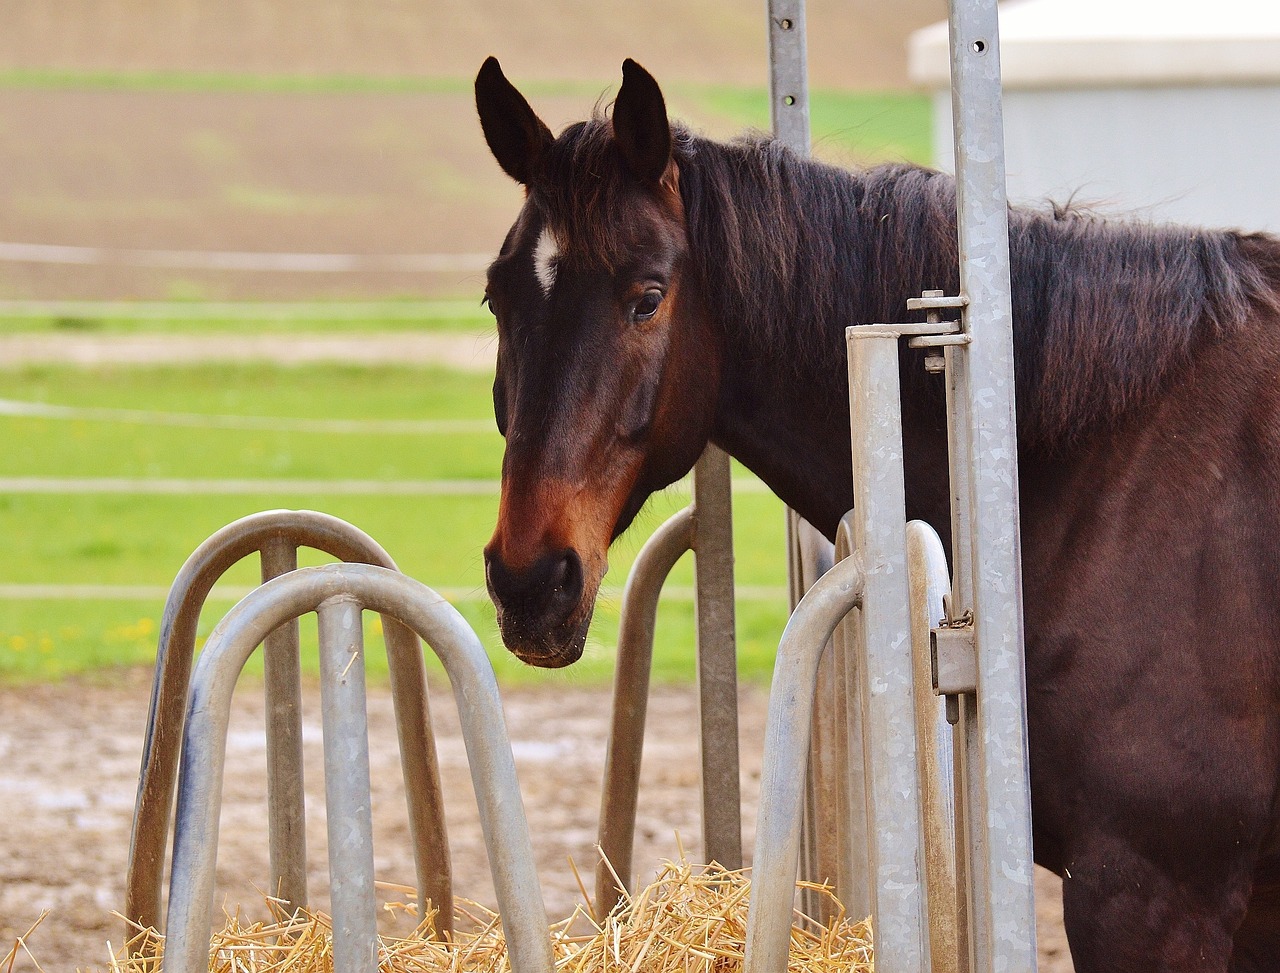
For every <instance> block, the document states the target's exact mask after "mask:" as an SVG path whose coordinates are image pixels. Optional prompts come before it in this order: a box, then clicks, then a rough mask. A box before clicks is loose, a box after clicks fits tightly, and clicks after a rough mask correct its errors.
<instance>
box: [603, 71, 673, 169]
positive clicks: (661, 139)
mask: <svg viewBox="0 0 1280 973" xmlns="http://www.w3.org/2000/svg"><path fill="white" fill-rule="evenodd" d="M613 135H614V138H615V139H616V140H617V143H618V149H619V150H620V151H621V152H622V157H623V158H624V159H625V160H626V161H627V167H628V168H630V170H631V172H632V174H633V175H634V176H635V177H636V178H637V179H639V180H640V181H641V182H652V183H656V182H657V181H658V180H659V179H661V178H662V174H663V173H664V172H666V170H667V163H668V162H670V161H671V125H670V123H669V122H668V121H667V105H666V102H665V101H663V100H662V90H661V89H660V88H659V87H658V82H656V81H655V80H653V75H651V74H650V73H649V72H648V71H646V70H645V69H644V68H642V67H641V66H640V65H638V64H636V62H635V61H633V60H631V58H627V59H626V60H625V61H623V62H622V88H621V89H620V90H619V91H618V99H617V101H615V102H614V105H613Z"/></svg>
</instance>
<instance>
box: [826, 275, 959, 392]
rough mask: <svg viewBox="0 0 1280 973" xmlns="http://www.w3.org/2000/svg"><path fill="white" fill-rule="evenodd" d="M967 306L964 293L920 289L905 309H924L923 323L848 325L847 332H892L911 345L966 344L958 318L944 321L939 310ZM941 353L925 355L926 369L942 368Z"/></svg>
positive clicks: (878, 334)
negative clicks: (920, 291) (852, 326)
mask: <svg viewBox="0 0 1280 973" xmlns="http://www.w3.org/2000/svg"><path fill="white" fill-rule="evenodd" d="M968 306H969V298H967V297H965V296H964V295H963V294H956V295H953V296H950V297H948V296H947V295H946V294H944V293H943V292H942V291H923V292H922V293H921V295H920V297H912V298H908V300H907V310H908V311H927V312H928V314H927V315H926V316H925V317H926V319H925V321H924V323H923V324H920V323H913V324H868V325H863V326H862V327H859V328H851V329H850V330H849V333H850V334H851V335H852V336H853V337H855V338H883V337H887V336H889V335H893V336H896V337H899V338H907V339H908V341H907V345H908V346H909V347H911V348H932V349H941V348H955V347H962V346H964V345H967V344H968V343H969V341H970V338H969V336H968V335H967V334H965V333H964V326H963V324H962V323H961V322H960V321H943V320H941V319H940V315H939V313H938V312H940V311H942V310H945V309H947V308H960V309H964V308H966V307H968ZM943 367H944V366H943V363H942V356H941V352H939V351H935V352H930V353H929V354H928V355H927V356H926V358H925V368H926V370H928V371H930V372H940V371H942V370H943Z"/></svg>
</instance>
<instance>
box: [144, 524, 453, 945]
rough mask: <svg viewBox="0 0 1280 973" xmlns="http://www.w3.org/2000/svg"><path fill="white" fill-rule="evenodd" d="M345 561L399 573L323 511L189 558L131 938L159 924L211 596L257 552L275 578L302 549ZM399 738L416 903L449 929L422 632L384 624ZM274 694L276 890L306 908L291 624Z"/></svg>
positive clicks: (172, 629) (153, 711)
mask: <svg viewBox="0 0 1280 973" xmlns="http://www.w3.org/2000/svg"><path fill="white" fill-rule="evenodd" d="M303 547H309V548H314V549H316V550H319V551H323V552H325V553H327V554H329V555H332V556H333V557H337V558H340V559H342V560H344V561H361V562H367V563H371V564H377V565H380V566H382V567H384V568H389V569H393V570H394V569H395V562H394V561H393V560H392V559H391V557H390V556H389V555H388V554H387V553H386V551H384V550H383V549H382V547H380V546H379V545H378V544H377V543H376V542H375V541H374V540H373V539H372V538H371V537H369V536H368V535H367V534H366V533H364V532H363V531H361V530H358V529H357V528H355V527H353V526H351V525H350V524H348V523H346V522H344V521H342V520H339V519H337V518H336V517H330V516H329V515H327V514H322V513H317V512H315V511H309V510H273V511H267V512H264V513H258V514H253V515H251V516H248V517H245V518H242V519H241V520H237V521H236V522H234V523H232V524H229V525H228V526H227V527H224V528H223V529H222V530H220V531H218V532H217V533H216V534H214V535H213V536H212V537H210V538H209V539H208V540H207V541H205V542H204V543H203V544H202V545H200V547H199V548H198V549H197V550H196V551H195V552H194V553H193V554H192V555H191V556H190V557H189V558H188V559H187V561H186V563H185V564H184V565H183V566H182V569H181V570H180V571H179V572H178V575H177V577H176V579H175V580H174V583H173V586H172V588H171V589H170V592H169V597H168V600H167V601H166V603H165V608H164V615H163V618H162V621H161V624H160V639H159V647H158V650H157V653H156V671H155V678H154V682H153V685H152V691H151V705H150V711H149V713H148V717H147V734H146V738H145V741H144V743H143V752H142V769H141V772H140V776H139V781H138V794H137V801H136V804H135V807H134V817H133V832H132V837H131V841H130V847H129V864H128V873H127V878H126V885H125V907H124V916H125V919H126V921H127V923H128V924H129V925H128V929H127V932H128V933H129V936H128V938H132V933H133V932H134V931H135V929H136V928H137V927H141V928H148V927H153V928H157V929H158V928H160V916H161V913H162V910H161V907H160V897H161V888H162V884H163V877H164V854H165V845H166V840H167V838H168V833H169V816H170V811H171V808H172V807H173V798H174V789H175V786H176V781H177V774H178V759H179V747H180V744H181V740H182V734H183V725H184V719H185V715H186V706H187V698H188V690H189V684H190V680H191V666H192V660H193V658H194V656H195V647H196V627H197V624H198V622H199V619H200V611H201V608H202V607H203V606H204V602H205V599H206V598H207V597H208V594H209V592H210V590H211V589H212V588H213V586H214V584H215V583H216V582H217V580H218V579H219V578H220V577H222V575H223V574H224V573H225V572H226V571H227V569H228V568H230V567H231V566H232V565H233V564H235V563H236V562H237V561H239V560H241V559H242V558H245V557H248V556H250V555H252V554H255V553H257V554H259V555H260V557H261V561H262V577H263V580H264V581H269V580H271V579H273V578H276V577H279V576H280V575H283V574H286V573H288V572H290V571H292V570H294V569H295V568H296V567H297V564H298V558H297V552H298V549H299V548H303ZM383 631H384V637H385V639H386V643H387V657H388V662H389V668H390V677H391V687H392V694H393V697H394V703H395V715H396V723H397V729H398V732H399V737H400V753H401V766H402V768H403V772H404V777H405V792H406V800H407V803H408V812H409V827H410V834H411V838H412V842H413V848H414V859H415V865H416V869H417V872H416V877H417V883H418V892H419V896H420V901H421V902H423V903H426V902H427V901H431V902H435V903H439V904H440V906H441V908H440V916H439V919H438V923H439V929H438V931H440V932H447V931H448V930H449V929H450V928H451V923H452V910H451V908H449V905H450V904H451V903H452V901H453V889H452V875H451V866H450V861H449V847H448V841H447V836H446V832H445V823H444V809H443V803H442V798H441V792H440V779H439V769H438V766H437V762H436V750H435V742H434V739H433V737H432V733H431V719H430V713H429V712H428V708H427V686H426V669H425V667H424V664H423V657H422V650H421V647H420V646H419V644H418V638H417V636H416V635H415V634H414V633H413V632H412V631H411V630H409V629H408V628H406V627H405V626H404V625H402V624H400V623H399V622H397V621H396V620H395V619H392V618H389V619H387V620H386V623H385V625H384V628H383ZM263 651H264V655H265V659H264V676H265V686H266V698H267V768H268V770H267V787H268V828H269V854H270V858H271V866H270V867H271V873H270V876H271V877H270V885H269V886H268V887H269V889H270V890H271V894H272V895H273V896H274V897H276V898H278V899H279V901H280V902H281V903H282V904H283V905H284V906H285V908H287V909H296V908H299V907H302V906H305V905H306V904H307V879H306V844H305V830H304V827H303V823H304V822H303V789H302V785H303V772H302V723H301V683H300V666H299V656H298V627H297V622H296V620H295V619H286V620H285V621H284V622H283V623H282V624H281V625H280V627H279V628H277V629H275V630H273V631H271V632H270V633H269V634H267V635H265V637H264V644H263Z"/></svg>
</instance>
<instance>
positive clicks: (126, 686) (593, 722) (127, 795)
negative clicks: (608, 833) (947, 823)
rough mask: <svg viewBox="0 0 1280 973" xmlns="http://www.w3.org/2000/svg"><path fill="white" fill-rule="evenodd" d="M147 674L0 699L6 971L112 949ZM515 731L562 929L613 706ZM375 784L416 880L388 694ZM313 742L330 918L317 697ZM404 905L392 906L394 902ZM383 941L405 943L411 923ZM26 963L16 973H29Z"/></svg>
mask: <svg viewBox="0 0 1280 973" xmlns="http://www.w3.org/2000/svg"><path fill="white" fill-rule="evenodd" d="M148 693H149V674H147V673H143V672H126V673H122V674H120V675H118V676H117V677H115V678H114V679H113V681H112V682H111V683H109V684H107V683H95V684H90V683H67V684H63V685H58V686H27V687H21V688H5V689H0V713H3V714H4V715H3V719H2V720H0V822H3V823H0V957H3V954H4V953H5V952H7V951H8V948H9V947H10V946H11V945H12V944H13V942H14V939H15V937H17V936H19V935H21V934H23V933H24V932H25V931H26V930H27V928H28V927H29V926H30V925H31V923H33V922H34V921H35V920H36V918H37V917H38V916H39V915H40V913H41V911H42V910H45V909H47V910H49V916H48V918H47V919H46V920H45V921H44V922H43V923H42V924H41V926H40V927H39V929H37V931H36V932H35V933H34V934H33V935H32V936H31V939H30V949H31V951H32V953H33V954H34V955H35V957H36V959H38V960H39V962H40V964H41V966H42V967H43V969H44V970H46V971H49V973H55V971H62V970H68V971H69V970H72V969H100V968H103V967H105V966H106V963H107V959H108V949H107V943H108V942H111V943H112V944H114V945H116V946H118V945H119V944H120V941H121V925H120V923H119V921H118V920H117V919H116V918H114V917H113V916H112V914H111V913H112V910H113V909H118V908H120V907H121V902H122V894H123V893H122V887H123V882H124V873H125V862H126V857H127V853H128V840H129V823H130V819H131V815H132V810H133V798H134V790H135V787H136V781H137V772H138V762H139V759H140V754H141V747H142V731H143V723H144V721H145V717H146V707H147V698H148ZM504 700H505V706H506V713H507V722H508V727H509V731H510V734H511V738H512V741H513V749H514V751H515V755H516V762H517V766H518V770H519V774H520V781H521V786H522V788H523V794H524V802H525V807H526V810H527V813H528V817H529V822H530V828H531V831H532V834H533V841H534V846H535V851H536V854H537V858H538V868H539V872H540V875H541V879H542V884H543V889H544V895H545V898H546V904H547V909H548V914H549V915H550V916H551V917H552V918H562V917H564V916H567V915H568V914H569V913H570V912H571V911H572V910H573V907H574V906H575V904H577V903H578V902H580V901H581V895H580V893H579V891H578V888H577V884H576V881H575V879H574V876H573V870H572V869H571V868H570V866H569V859H570V858H572V859H573V861H574V862H575V863H576V864H577V867H578V869H579V871H581V872H582V873H583V875H584V877H585V878H586V880H587V881H588V882H590V874H591V871H592V869H593V868H594V863H595V858H594V852H593V845H594V841H595V826H596V819H597V814H598V810H599V783H600V780H601V776H602V774H603V767H604V754H603V748H604V734H605V729H606V726H607V713H608V707H609V694H608V692H607V691H606V690H603V689H582V688H575V687H574V686H573V685H572V683H568V682H566V683H565V684H564V685H563V686H561V687H556V688H554V689H545V688H543V689H532V690H529V689H526V690H519V691H513V692H508V693H506V694H504ZM431 702H432V718H433V722H434V725H435V728H436V734H437V743H438V748H439V754H440V764H441V773H442V777H443V783H444V790H445V799H446V814H447V820H448V827H449V840H450V845H451V848H452V852H453V863H454V864H453V868H454V876H455V883H456V890H457V892H458V894H460V895H463V896H466V897H469V898H472V899H474V900H476V901H480V902H484V903H487V904H492V902H493V897H492V886H491V884H490V881H489V870H488V865H487V859H486V856H485V854H484V849H483V844H482V841H481V837H480V832H479V824H478V821H477V815H476V809H475V802H474V793H473V791H472V790H471V783H470V778H469V773H468V770H467V763H466V758H465V755H464V752H463V747H462V740H461V736H460V733H459V729H458V719H457V710H456V708H455V706H454V704H453V700H452V698H451V697H450V696H449V694H448V690H447V688H445V687H433V695H432V701H431ZM695 707H696V700H695V695H694V690H693V689H692V687H690V688H688V689H670V688H667V689H659V690H657V691H656V692H655V694H654V697H653V700H652V703H651V706H650V716H649V721H648V729H647V738H646V750H645V762H644V769H643V775H642V783H641V800H640V818H639V822H638V828H637V849H636V855H635V862H636V865H637V869H638V871H639V873H640V878H641V879H642V880H643V879H645V878H647V877H648V875H649V874H651V872H652V870H653V868H654V867H655V866H656V865H657V863H658V862H660V861H661V860H662V859H664V858H674V857H676V856H677V855H678V853H679V852H678V848H679V846H678V845H677V835H679V841H680V842H682V844H683V846H684V848H685V849H686V851H687V852H688V855H689V857H690V858H691V859H693V860H697V859H698V853H699V848H698V846H699V839H698V835H699V823H698V822H699V816H698V809H697V805H698V800H699V798H698V783H697V776H696V767H697V763H698V759H697V750H696V740H695V735H694V733H693V732H691V731H692V727H693V726H694V719H695ZM765 711H766V698H765V694H764V692H763V691H762V690H758V689H752V688H748V689H744V691H743V692H742V696H741V737H742V749H743V758H742V764H743V766H742V784H743V800H744V808H743V824H744V841H745V843H746V846H747V847H748V848H750V847H751V844H752V832H753V827H754V821H755V804H756V799H757V789H758V781H759V773H760V752H759V751H760V740H761V738H762V733H763V727H764V718H765ZM262 714H263V701H262V694H261V692H260V691H258V690H257V689H256V687H254V686H252V685H246V686H244V687H241V689H240V691H239V693H238V694H237V697H236V703H235V713H234V717H233V721H232V726H231V732H230V737H229V748H228V768H227V776H226V782H225V788H224V801H223V811H222V833H221V841H220V845H219V852H218V886H219V897H220V899H221V900H222V901H223V902H225V905H226V908H228V909H231V910H234V909H236V908H237V907H243V913H244V914H247V915H251V916H252V915H258V914H260V911H261V907H260V903H261V896H260V894H259V893H258V892H257V891H256V889H258V888H262V887H263V886H264V885H265V884H266V881H267V877H266V860H267V856H266V848H265V828H264V824H263V806H264V794H265V783H264V781H265V769H264V768H265V741H264V735H263V731H262V726H263V715H262ZM369 721H370V738H371V749H372V754H371V757H372V764H373V778H374V801H373V805H374V815H375V855H376V867H377V873H378V878H379V880H380V881H388V882H399V883H412V881H413V865H412V861H411V858H410V857H409V846H408V834H407V827H406V824H405V820H404V812H403V807H404V805H403V790H402V787H401V782H400V771H399V757H398V752H397V749H396V746H395V743H394V729H393V727H394V724H393V719H392V711H391V701H390V697H389V694H388V692H387V691H386V690H385V689H384V688H378V687H373V688H371V690H370V698H369ZM304 739H305V746H306V751H307V752H306V770H307V791H308V812H309V821H308V835H307V841H308V851H309V856H310V861H311V870H312V875H311V895H312V902H313V904H314V905H316V906H319V907H322V908H323V907H324V906H325V904H326V901H327V900H326V886H327V879H326V869H325V865H324V862H325V854H326V852H325V847H326V841H325V824H324V813H323V809H324V802H323V779H322V776H321V773H322V767H321V750H320V726H319V703H318V694H317V692H316V690H315V688H314V687H309V688H308V690H307V695H306V699H305V700H304ZM1037 896H1038V913H1039V929H1038V934H1039V942H1040V959H1041V961H1040V970H1041V971H1042V973H1069V971H1070V970H1071V968H1072V967H1071V963H1070V960H1069V958H1068V957H1067V954H1066V948H1065V941H1064V939H1063V935H1062V927H1061V902H1060V886H1059V883H1058V881H1057V879H1056V878H1054V877H1053V876H1051V875H1049V874H1048V873H1046V872H1043V871H1038V872H1037ZM391 898H395V896H391ZM388 930H389V931H392V930H399V931H402V932H403V931H407V924H406V923H405V921H404V920H400V924H399V925H398V926H397V925H389V926H388ZM35 969H36V967H35V965H34V963H33V962H32V961H31V960H30V958H27V957H25V956H23V957H20V958H19V959H18V961H17V963H16V964H15V965H14V967H13V970H14V971H31V970H35Z"/></svg>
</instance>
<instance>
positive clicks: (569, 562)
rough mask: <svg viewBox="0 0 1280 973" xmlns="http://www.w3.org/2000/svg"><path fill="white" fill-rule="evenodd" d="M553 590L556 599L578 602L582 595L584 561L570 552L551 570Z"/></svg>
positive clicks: (565, 553)
mask: <svg viewBox="0 0 1280 973" xmlns="http://www.w3.org/2000/svg"><path fill="white" fill-rule="evenodd" d="M551 590H552V591H553V592H554V593H555V595H556V597H558V598H563V599H565V600H572V601H575V602H576V601H577V600H578V597H579V596H580V595H581V594H582V559H581V558H579V557H578V553H577V551H574V550H568V551H565V552H564V556H563V557H561V558H560V559H559V560H558V561H557V562H556V563H555V565H554V566H553V567H552V569H551Z"/></svg>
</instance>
